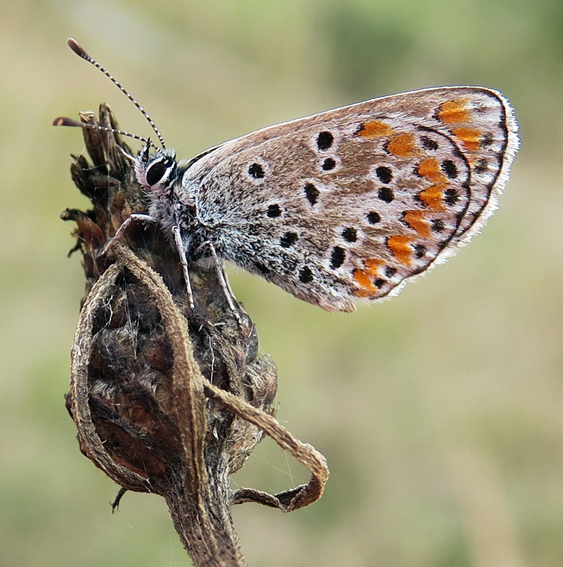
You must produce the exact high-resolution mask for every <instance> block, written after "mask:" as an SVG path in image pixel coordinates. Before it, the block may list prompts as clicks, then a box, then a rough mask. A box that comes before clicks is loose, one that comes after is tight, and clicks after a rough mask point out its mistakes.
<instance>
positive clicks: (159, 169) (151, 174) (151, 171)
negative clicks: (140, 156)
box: [145, 158, 173, 187]
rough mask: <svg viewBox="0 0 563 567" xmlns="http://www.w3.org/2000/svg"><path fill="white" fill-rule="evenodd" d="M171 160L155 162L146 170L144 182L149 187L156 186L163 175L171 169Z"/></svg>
mask: <svg viewBox="0 0 563 567" xmlns="http://www.w3.org/2000/svg"><path fill="white" fill-rule="evenodd" d="M172 165H173V160H171V159H170V158H166V159H163V160H158V161H155V162H154V163H153V164H151V165H150V166H149V167H148V168H147V173H146V174H145V180H146V182H147V184H148V185H150V186H151V187H152V186H153V185H156V184H157V183H158V182H159V181H161V180H162V178H163V177H164V175H165V173H166V172H167V171H168V170H169V169H171V168H172Z"/></svg>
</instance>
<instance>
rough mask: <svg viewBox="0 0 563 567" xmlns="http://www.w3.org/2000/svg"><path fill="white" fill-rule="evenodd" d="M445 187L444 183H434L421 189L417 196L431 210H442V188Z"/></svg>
mask: <svg viewBox="0 0 563 567" xmlns="http://www.w3.org/2000/svg"><path fill="white" fill-rule="evenodd" d="M445 189H447V185H446V184H445V183H436V185H432V186H430V187H428V189H424V190H423V191H421V192H420V193H419V194H418V196H419V198H420V200H421V201H422V202H423V203H426V204H427V205H428V207H430V208H431V209H432V210H433V211H443V210H444V208H445V207H444V202H443V198H444V190H445Z"/></svg>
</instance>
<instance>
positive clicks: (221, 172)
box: [71, 46, 519, 311]
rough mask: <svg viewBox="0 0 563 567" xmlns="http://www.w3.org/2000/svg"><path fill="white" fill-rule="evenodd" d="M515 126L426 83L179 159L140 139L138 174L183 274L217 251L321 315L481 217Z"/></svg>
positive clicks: (402, 270) (453, 91)
mask: <svg viewBox="0 0 563 567" xmlns="http://www.w3.org/2000/svg"><path fill="white" fill-rule="evenodd" d="M71 47H72V46H71ZM73 49H74V48H73ZM80 49H81V48H80ZM79 54H80V53H79ZM81 56H83V55H81ZM88 57H89V56H88ZM96 66H98V67H99V68H100V66H99V64H97V63H96ZM102 71H104V72H105V70H104V69H103V68H102ZM106 74H107V75H108V76H110V75H109V74H108V73H107V72H106ZM110 78H111V79H112V80H113V81H114V82H116V84H118V86H119V87H120V88H122V87H121V85H119V83H117V81H115V80H114V79H113V77H111V76H110ZM122 90H124V89H123V88H122ZM126 94H127V95H128V93H126ZM128 96H129V98H131V99H132V97H130V95H128ZM132 100H133V99H132ZM134 102H135V104H137V106H138V107H139V105H138V103H136V101H134ZM139 108H140V107H139ZM141 110H142V112H143V113H144V110H143V109H141ZM145 115H146V113H145ZM146 116H148V115H146ZM149 121H150V122H151V125H153V127H154V128H155V131H156V132H157V135H159V136H160V134H159V132H158V130H156V127H155V126H154V124H153V123H152V120H150V118H149ZM517 129H518V127H517V123H516V120H515V117H514V112H513V110H512V108H511V106H510V104H509V102H508V100H507V99H506V98H505V97H504V96H503V95H502V94H501V93H499V92H497V91H495V90H491V89H487V88H483V87H440V88H431V89H424V90H418V91H413V92H406V93H401V94H396V95H391V96H387V97H383V98H376V99H373V100H368V101H365V102H361V103H358V104H353V105H351V106H344V107H342V108H337V109H334V110H329V111H327V112H322V113H320V114H316V115H314V116H310V117H307V118H301V119H298V120H294V121H291V122H287V123H284V124H278V125H276V126H271V127H268V128H265V129H263V130H258V131H256V132H253V133H251V134H248V135H246V136H243V137H241V138H237V139H234V140H231V141H229V142H225V143H223V144H221V145H219V146H217V147H215V148H212V149H210V150H207V151H205V152H203V153H201V154H200V155H198V156H196V157H194V158H193V159H191V160H189V161H187V162H179V161H178V160H177V159H176V155H175V153H174V152H173V151H172V150H168V149H165V148H164V144H163V148H162V149H158V148H156V149H155V148H154V147H153V145H152V144H151V143H150V142H148V141H147V143H146V144H145V147H144V148H143V150H142V151H141V152H140V153H139V154H138V156H137V157H136V158H135V172H136V176H137V179H138V181H139V183H140V184H141V185H142V186H143V188H144V190H145V191H146V194H147V195H148V197H149V198H150V210H149V217H150V219H152V220H154V221H156V222H157V223H158V224H159V225H160V227H161V229H162V231H163V232H164V233H165V234H166V235H167V236H168V237H169V238H170V240H171V241H172V242H174V243H175V244H176V247H177V248H178V252H179V254H180V258H181V260H182V263H183V265H184V267H185V277H186V278H187V279H188V281H189V275H188V266H189V264H190V262H193V261H197V260H198V258H200V257H201V256H206V255H209V254H211V255H212V256H213V257H214V258H215V259H216V261H217V262H218V263H221V262H222V260H229V261H231V262H233V263H234V264H236V265H238V266H240V267H242V268H244V269H245V270H247V271H249V272H252V273H255V274H258V275H260V276H262V277H263V278H265V279H266V280H268V281H270V282H272V283H274V284H276V285H278V286H279V287H281V288H282V289H284V290H285V291H287V292H289V293H291V294H292V295H294V296H295V297H297V298H299V299H302V300H304V301H307V302H309V303H312V304H315V305H318V306H319V307H322V308H323V309H326V310H328V311H354V310H355V308H356V302H357V301H358V300H368V301H377V300H381V299H384V298H386V297H388V296H391V295H394V294H396V293H398V292H399V290H400V289H401V288H402V287H403V285H404V284H405V283H406V282H407V281H409V280H411V279H414V278H416V277H417V276H419V275H421V274H423V273H425V272H426V271H428V270H429V269H430V268H432V267H433V266H434V265H436V264H438V263H440V262H442V261H444V260H445V259H446V258H448V257H449V256H451V255H453V254H454V253H455V252H456V251H457V250H458V248H459V247H460V246H461V245H463V244H466V243H467V242H468V241H469V240H470V238H471V237H472V236H473V235H474V234H475V233H476V232H477V231H478V230H479V229H480V228H481V227H482V226H483V225H484V223H485V221H486V220H487V218H488V217H489V216H490V215H491V214H492V213H493V212H494V210H495V209H496V206H497V200H498V196H499V195H500V193H501V192H502V190H503V187H504V185H505V183H506V181H507V179H508V176H509V171H510V167H511V164H512V162H513V160H514V157H515V154H516V152H517V149H518V144H519V142H518V137H517ZM149 217H146V218H149Z"/></svg>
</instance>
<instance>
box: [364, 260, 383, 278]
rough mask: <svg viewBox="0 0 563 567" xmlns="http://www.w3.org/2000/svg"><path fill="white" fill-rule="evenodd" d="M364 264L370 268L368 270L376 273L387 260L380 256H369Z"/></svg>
mask: <svg viewBox="0 0 563 567" xmlns="http://www.w3.org/2000/svg"><path fill="white" fill-rule="evenodd" d="M364 264H365V266H366V268H367V270H368V272H370V273H372V274H373V275H375V274H376V273H377V271H378V270H379V268H380V267H381V266H383V264H385V260H381V259H380V258H368V259H367V260H365V261H364Z"/></svg>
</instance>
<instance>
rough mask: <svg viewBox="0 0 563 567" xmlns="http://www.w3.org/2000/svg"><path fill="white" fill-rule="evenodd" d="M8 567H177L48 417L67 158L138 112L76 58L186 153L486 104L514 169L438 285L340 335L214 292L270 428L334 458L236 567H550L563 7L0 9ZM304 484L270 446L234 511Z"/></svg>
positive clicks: (62, 359)
mask: <svg viewBox="0 0 563 567" xmlns="http://www.w3.org/2000/svg"><path fill="white" fill-rule="evenodd" d="M0 7H1V10H0V71H1V75H2V80H1V81H0V176H1V183H0V191H1V192H2V193H1V200H0V231H1V235H0V266H1V267H0V313H1V315H0V320H1V326H0V333H1V335H0V566H2V567H3V566H4V565H6V566H14V565H18V566H22V565H23V566H41V567H51V566H61V565H62V566H66V565H73V566H81V567H83V566H87V567H99V566H106V565H119V566H120V567H127V566H137V567H138V566H143V565H147V566H148V565H151V566H152V565H163V566H167V567H173V566H180V565H187V564H189V561H188V560H187V558H186V556H185V553H184V551H183V550H182V548H181V546H180V544H179V543H178V540H177V537H176V534H175V532H174V530H173V528H172V523H171V521H170V519H169V518H168V515H167V510H166V508H165V506H164V503H163V502H162V501H161V500H160V499H159V498H158V497H156V496H152V495H139V494H128V495H127V496H126V497H125V499H124V500H123V502H122V505H121V508H120V510H119V513H117V514H114V515H112V514H111V511H110V507H109V505H108V502H109V501H110V500H112V499H113V497H114V496H115V494H116V486H115V485H114V484H113V482H112V481H110V480H109V479H107V478H106V477H105V476H104V475H103V473H102V472H100V471H99V470H98V469H96V468H95V467H94V466H93V465H92V464H91V463H90V462H89V461H88V460H87V459H85V458H84V457H83V456H82V455H81V454H80V452H79V450H78V445H77V442H76V440H75V430H74V425H73V424H72V422H71V420H70V419H69V417H68V415H67V414H66V411H65V409H64V402H63V394H64V393H65V392H66V391H67V389H68V366H69V350H70V346H71V342H72V338H73V333H74V327H75V324H76V321H77V317H78V306H79V300H80V298H81V296H82V293H83V289H84V284H83V280H82V274H81V267H80V261H79V258H78V256H74V257H73V258H71V259H70V260H69V259H67V258H66V252H67V251H68V250H69V249H70V248H71V247H72V245H73V240H72V239H71V237H70V236H69V233H70V231H71V228H72V227H71V226H70V224H65V223H63V222H62V221H60V220H58V215H59V213H60V212H61V211H62V210H63V209H64V208H65V207H79V208H85V207H87V202H86V200H85V199H84V198H83V197H82V196H81V195H80V194H79V193H78V191H77V190H76V189H75V188H74V186H73V184H72V182H71V180H70V177H69V172H68V170H69V165H70V162H71V160H70V157H69V154H70V153H71V152H72V153H80V152H81V151H83V148H84V146H83V142H82V137H81V133H80V132H79V131H77V130H75V129H70V128H68V129H65V128H59V129H55V128H52V127H51V126H50V124H51V121H52V120H53V118H55V117H56V116H59V115H68V116H76V115H77V112H78V111H79V110H86V109H91V108H94V109H97V106H98V104H99V103H100V102H101V101H107V102H109V103H110V104H111V105H112V107H113V109H114V110H115V112H116V113H117V116H118V118H119V119H120V123H121V126H122V127H124V128H125V129H127V130H129V131H132V132H135V133H138V134H141V135H150V134H151V132H150V130H149V127H148V125H147V124H146V123H145V122H144V120H143V119H142V117H140V116H139V114H138V113H137V111H136V110H135V109H134V108H133V106H132V105H131V104H130V103H128V102H127V100H126V99H125V98H124V97H123V96H122V95H121V94H120V93H119V92H118V91H117V89H115V87H113V86H112V85H111V84H110V83H109V81H107V80H106V79H105V78H104V77H103V76H102V75H101V74H99V73H98V72H97V71H96V70H95V69H93V68H92V67H91V66H89V65H88V64H86V63H85V62H83V61H81V60H80V59H79V58H78V57H76V56H75V55H74V54H73V53H72V52H71V51H70V50H69V49H68V48H67V46H66V45H65V40H66V38H67V37H69V36H74V37H76V38H77V39H78V41H79V42H81V43H82V44H83V45H84V46H85V47H86V48H87V50H88V51H89V52H90V53H92V54H93V55H94V56H95V57H97V58H98V59H99V60H100V61H101V62H102V63H103V64H104V65H106V66H107V67H108V68H109V69H110V70H111V72H112V73H113V74H115V75H116V76H117V77H118V78H119V79H120V81H122V82H123V83H124V84H125V85H126V86H127V87H128V88H129V89H130V90H131V91H132V93H133V94H134V95H135V96H136V97H137V98H138V99H139V100H140V101H141V102H142V104H143V105H144V106H145V107H146V108H148V109H149V111H150V112H151V114H152V116H153V118H154V119H155V121H156V122H157V124H158V126H159V128H160V129H161V130H162V132H163V133H164V135H165V137H166V140H167V143H168V145H169V146H173V147H176V148H177V150H178V153H179V155H180V156H182V157H185V158H188V157H190V156H192V155H194V154H195V153H197V152H199V151H201V150H203V149H205V148H207V147H209V146H212V145H215V144H217V143H220V142H222V141H224V140H227V139H229V138H233V137H236V136H240V135H242V134H245V133H247V132H249V131H252V130H255V129H257V128H260V127H263V126H267V125H269V124H274V123H276V122H280V121H285V120H289V119H292V118H296V117H300V116H304V115H307V114H311V113H314V112H319V111H322V110H326V109H329V108H332V107H335V106H339V105H342V104H349V103H352V102H356V101H359V100H362V99H367V98H372V97H375V96H380V95H385V94H390V93H393V92H398V91H403V90H409V89H417V88H422V87H428V86H436V85H444V84H477V85H485V86H489V87H493V88H498V89H500V90H502V91H503V92H504V93H505V94H506V95H507V96H508V97H509V98H510V100H511V101H512V103H513V105H514V107H515V109H516V113H517V116H518V119H519V122H520V125H521V138H522V149H521V151H520V154H519V155H518V156H517V159H516V162H515V166H514V169H513V174H512V179H511V181H510V182H509V184H508V186H507V188H506V193H505V195H504V196H503V198H502V201H501V207H500V210H499V211H498V212H497V214H496V215H495V216H494V217H493V218H492V219H491V220H490V222H489V226H488V227H486V229H485V230H483V234H482V235H479V236H478V237H476V238H475V239H474V241H473V242H472V243H471V245H470V246H469V247H467V248H465V249H463V250H462V251H461V252H460V253H459V255H458V256H456V257H455V258H454V259H452V260H450V261H449V262H448V263H447V265H445V266H441V267H439V268H438V269H436V270H435V271H434V272H432V274H430V275H429V276H428V277H425V278H423V279H422V280H420V281H419V282H417V283H416V284H413V285H409V286H407V288H406V289H405V290H404V292H403V293H402V294H401V295H400V296H399V297H397V298H394V299H393V300H392V301H389V302H385V303H383V304H375V305H373V306H371V307H362V308H360V309H359V311H358V312H357V313H355V314H353V315H347V314H329V313H325V312H323V311H321V310H320V309H318V308H315V307H312V306H309V305H306V304H304V303H302V302H300V301H298V300H296V299H294V298H293V297H291V296H289V295H287V294H285V293H283V292H282V291H280V290H278V289H277V288H275V286H272V285H269V284H266V283H265V282H262V281H261V280H260V279H259V278H256V277H252V276H249V275H247V274H244V273H237V272H236V271H235V270H231V274H232V276H231V280H232V284H233V286H234V288H235V293H236V294H237V296H238V297H239V299H240V300H242V301H243V302H244V304H245V306H246V308H247V310H248V311H249V313H250V314H251V316H252V317H253V318H254V320H255V322H256V323H257V326H258V330H259V332H260V338H261V344H262V348H263V349H264V350H265V351H267V352H269V353H271V355H272V357H273V358H274V360H275V361H276V363H277V365H278V368H279V378H280V387H279V394H278V398H277V403H278V405H279V412H278V417H279V419H280V421H281V422H282V423H283V424H285V425H286V426H287V427H288V428H289V429H290V430H291V431H292V432H293V433H294V434H295V435H297V436H298V437H299V438H301V439H302V440H304V441H307V442H310V443H312V444H314V445H315V446H316V447H317V448H318V449H319V450H321V451H322V452H323V453H324V454H325V455H326V457H327V458H328V462H329V465H330V468H331V477H330V479H329V484H328V486H327V490H326V493H325V496H324V497H323V499H322V500H321V501H320V502H318V503H317V504H315V505H313V506H311V507H310V508H308V509H305V510H302V511H299V512H296V513H294V514H290V515H283V514H282V513H281V512H278V511H274V510H270V509H265V508H261V507H258V506H257V505H252V504H247V505H243V506H241V507H239V508H236V509H235V510H234V517H235V522H236V527H237V529H238V531H239V534H240V536H241V541H242V547H243V551H244V553H245V555H246V557H247V559H248V561H249V563H250V565H252V566H263V567H274V566H275V567H278V566H284V567H285V566H292V567H300V566H307V567H314V566H321V565H322V566H323V567H325V566H331V565H339V566H340V565H346V566H347V567H356V566H368V567H371V566H393V567H395V566H409V567H418V566H421V567H422V566H424V567H442V566H452V567H465V566H479V567H520V566H527V567H528V566H532V567H556V566H561V565H562V564H563V355H562V352H561V346H562V338H563V330H562V324H563V240H562V232H563V230H562V221H561V219H562V212H563V190H562V186H561V185H562V183H561V179H562V178H563V159H562V155H563V135H562V134H563V112H562V104H561V103H562V87H563V82H562V79H563V4H562V3H561V0H538V1H537V2H528V1H527V0H526V1H524V0H495V1H491V0H465V1H460V2H456V1H453V0H418V1H417V0H411V1H408V0H385V1H384V0H347V1H345V0H284V1H283V2H267V1H265V0H238V1H224V2H219V1H217V0H211V1H205V2H203V1H199V2H197V1H194V0H184V1H180V0H163V1H162V2H148V1H145V0H136V1H133V0H117V1H110V0H106V1H105V2H96V1H94V0H88V1H86V0H84V1H82V0H47V1H39V0H19V1H18V2H17V3H16V2H9V1H8V0H1V2H0ZM306 478H307V475H306V473H305V472H304V471H303V470H302V469H301V467H300V465H298V464H296V463H295V462H293V461H292V460H291V459H290V458H289V457H287V456H286V455H284V454H283V453H282V452H281V450H278V448H277V447H276V446H275V444H274V443H273V442H271V441H265V442H264V443H263V444H262V445H261V446H260V447H259V450H258V451H257V452H256V454H255V455H254V456H253V457H252V458H251V459H250V461H249V462H248V463H247V465H246V467H245V469H244V470H243V471H241V473H239V474H238V475H237V476H236V477H235V479H234V483H235V484H236V485H243V486H249V485H250V486H254V487H257V488H261V489H264V490H269V491H272V492H273V491H276V490H281V489H284V488H286V487H289V486H292V485H295V484H297V483H299V482H302V481H303V480H305V479H306Z"/></svg>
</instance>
